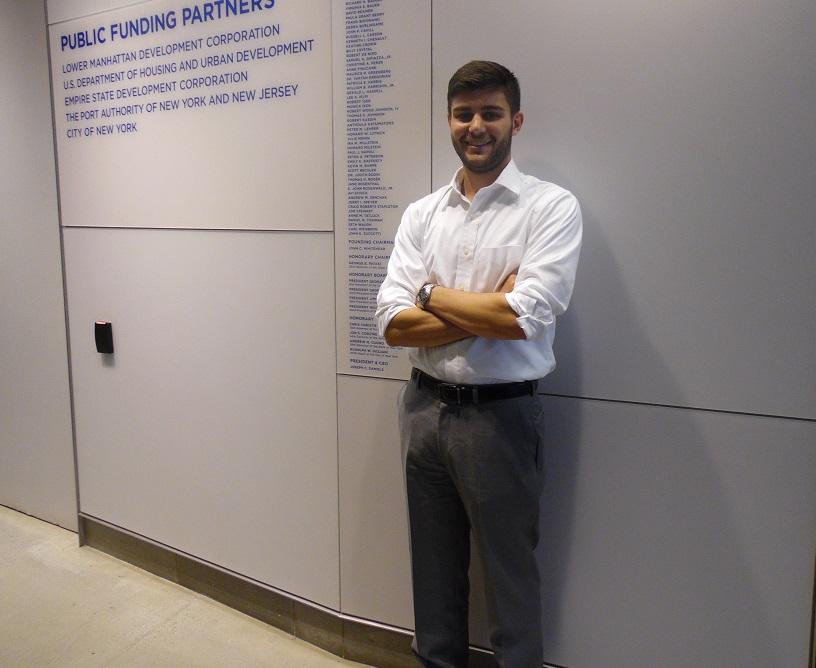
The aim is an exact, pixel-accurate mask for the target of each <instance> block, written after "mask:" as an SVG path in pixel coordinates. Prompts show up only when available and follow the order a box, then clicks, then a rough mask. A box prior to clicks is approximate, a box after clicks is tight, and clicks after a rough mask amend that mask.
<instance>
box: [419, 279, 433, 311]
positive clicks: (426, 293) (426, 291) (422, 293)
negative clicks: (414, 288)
mask: <svg viewBox="0 0 816 668" xmlns="http://www.w3.org/2000/svg"><path fill="white" fill-rule="evenodd" d="M431 290H433V285H431V284H430V283H427V284H425V285H423V286H422V287H421V288H420V290H419V303H420V304H421V305H422V307H423V308H425V304H427V303H428V300H429V299H430V298H431Z"/></svg>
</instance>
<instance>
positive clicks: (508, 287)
mask: <svg viewBox="0 0 816 668" xmlns="http://www.w3.org/2000/svg"><path fill="white" fill-rule="evenodd" d="M516 275H517V274H516V273H515V272H514V273H512V274H510V275H509V276H508V277H507V278H505V279H504V283H502V285H501V287H500V288H499V292H501V293H502V294H504V293H505V292H513V288H514V287H516Z"/></svg>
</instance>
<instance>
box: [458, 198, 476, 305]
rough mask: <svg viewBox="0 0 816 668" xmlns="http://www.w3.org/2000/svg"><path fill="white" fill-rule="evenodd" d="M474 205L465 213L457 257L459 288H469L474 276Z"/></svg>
mask: <svg viewBox="0 0 816 668" xmlns="http://www.w3.org/2000/svg"><path fill="white" fill-rule="evenodd" d="M472 212H473V207H471V208H470V210H469V211H468V212H467V214H466V215H465V220H464V229H463V231H462V243H461V246H460V247H459V257H458V258H457V263H456V264H457V269H456V283H455V287H456V289H457V290H467V289H468V288H469V287H470V281H471V278H472V276H473V258H474V255H475V253H474V246H475V243H474V242H475V240H476V221H475V220H474V219H473V217H472Z"/></svg>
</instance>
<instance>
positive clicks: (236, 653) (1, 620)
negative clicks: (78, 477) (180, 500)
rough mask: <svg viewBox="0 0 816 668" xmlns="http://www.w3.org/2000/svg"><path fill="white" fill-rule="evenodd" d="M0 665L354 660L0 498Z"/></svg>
mask: <svg viewBox="0 0 816 668" xmlns="http://www.w3.org/2000/svg"><path fill="white" fill-rule="evenodd" d="M0 666H2V668H41V667H43V668H46V667H53V668H63V667H66V668H69V667H74V666H82V667H83V668H84V667H86V666H88V667H91V666H100V667H103V666H104V667H108V666H110V667H111V668H113V667H117V668H118V667H124V666H151V667H164V666H173V667H184V666H195V667H196V668H209V667H212V668H223V667H227V666H228V667H230V668H232V667H236V668H238V667H240V668H244V667H255V666H257V667H264V668H267V667H268V668H337V667H339V666H346V667H348V668H352V667H354V666H356V667H357V668H360V666H362V664H359V663H354V662H351V661H345V660H343V659H340V658H338V657H336V656H334V655H332V654H329V653H328V652H324V651H323V650H321V649H319V648H317V647H314V646H312V645H309V644H307V643H305V642H302V641H300V640H298V639H296V638H294V637H292V636H290V635H287V634H286V633H284V632H282V631H279V630H277V629H275V628H273V627H270V626H267V625H265V624H263V623H261V622H259V621H256V620H254V619H252V618H251V617H248V616H246V615H244V614H242V613H239V612H236V611H235V610H232V609H231V608H228V607H226V606H224V605H221V604H220V603H217V602H215V601H212V600H210V599H208V598H206V597H204V596H201V595H199V594H196V593H194V592H191V591H189V590H187V589H184V588H183V587H180V586H178V585H175V584H173V583H171V582H168V581H166V580H162V579H161V578H158V577H156V576H154V575H152V574H150V573H147V572H146V571H143V570H141V569H138V568H136V567H134V566H131V565H130V564H127V563H125V562H122V561H119V560H117V559H114V558H113V557H110V556H108V555H106V554H103V553H102V552H97V551H96V550H93V549H91V548H87V547H85V548H80V547H78V545H77V536H76V534H74V533H72V532H70V531H66V530H65V529H61V528H59V527H56V526H53V525H51V524H48V523H46V522H42V521H40V520H37V519H35V518H32V517H29V516H27V515H24V514H22V513H18V512H16V511H14V510H10V509H8V508H5V507H3V506H0Z"/></svg>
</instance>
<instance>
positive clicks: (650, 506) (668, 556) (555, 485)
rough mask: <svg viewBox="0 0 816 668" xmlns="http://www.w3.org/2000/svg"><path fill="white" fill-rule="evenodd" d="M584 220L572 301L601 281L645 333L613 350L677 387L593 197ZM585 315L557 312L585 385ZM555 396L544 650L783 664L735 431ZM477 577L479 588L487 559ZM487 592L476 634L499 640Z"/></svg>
mask: <svg viewBox="0 0 816 668" xmlns="http://www.w3.org/2000/svg"><path fill="white" fill-rule="evenodd" d="M562 182H563V181H562ZM584 226H585V232H584V251H583V257H582V260H581V262H582V268H581V272H580V274H579V283H578V286H577V288H576V293H575V298H574V303H578V302H579V300H580V299H581V294H582V292H583V291H586V290H592V289H593V286H594V285H601V284H600V283H597V281H602V285H603V290H604V291H605V292H606V293H607V295H609V296H610V297H611V298H613V303H611V304H610V308H612V309H614V311H615V313H616V314H617V318H618V319H620V318H626V319H627V320H628V321H629V322H630V323H631V325H632V326H631V328H630V331H634V332H637V333H638V336H636V337H632V338H630V339H628V340H625V341H620V340H616V339H615V333H614V331H610V332H609V336H608V339H607V340H608V341H609V353H608V354H614V351H615V349H616V348H619V347H622V346H626V347H629V348H634V349H636V350H637V352H638V357H639V359H640V360H641V365H640V366H641V367H642V368H644V369H647V370H648V373H649V374H650V375H651V376H652V377H655V376H662V381H663V382H664V383H665V384H666V386H671V385H675V384H674V383H672V382H671V380H672V379H671V378H670V377H669V376H670V373H669V370H668V369H667V368H666V367H665V365H664V364H663V362H662V360H661V359H660V358H659V357H658V356H657V354H656V352H655V350H654V348H653V347H652V346H651V345H650V343H649V340H648V337H647V336H646V333H645V332H644V331H643V329H642V328H640V327H637V323H638V312H637V311H638V309H637V304H635V303H632V302H631V300H630V299H629V296H628V294H627V290H626V287H625V285H624V283H623V280H622V277H621V272H620V271H619V268H618V267H617V266H616V262H615V258H614V257H613V256H612V253H611V251H610V248H609V246H608V244H607V243H606V239H605V236H604V231H603V226H602V224H601V222H600V221H599V220H598V218H597V217H596V215H595V212H594V211H593V210H592V206H591V203H589V202H584ZM575 314H576V310H573V311H570V312H568V313H567V314H566V315H565V316H564V317H563V318H561V319H559V323H558V335H557V343H556V357H557V358H558V359H560V360H561V361H562V364H563V366H562V368H560V369H559V370H558V371H557V372H556V373H565V374H570V375H571V376H572V377H573V378H574V384H575V386H576V387H578V388H580V390H581V391H580V392H579V394H583V389H584V388H582V387H581V378H582V369H581V365H580V362H581V359H582V354H581V352H582V337H581V334H582V332H581V322H580V320H579V319H578V318H576V317H575ZM565 360H569V364H568V365H567V364H566V363H564V361H565ZM637 372H638V370H637V369H633V370H632V373H637ZM676 389H677V388H676V387H675V390H676ZM543 391H544V392H546V391H547V383H546V382H545V384H544V387H543ZM545 406H546V410H545V419H546V425H545V428H546V433H547V436H546V456H547V484H546V487H545V491H544V494H543V498H542V517H541V542H540V546H539V555H540V566H541V573H542V592H543V606H544V620H545V621H544V647H545V652H544V656H545V659H546V660H547V661H548V662H552V663H554V664H557V665H563V666H568V667H569V668H597V667H598V666H604V667H605V668H617V667H620V668H633V667H634V668H646V667H651V666H660V667H661V668H668V667H670V666H678V667H679V666H687V665H705V666H711V665H717V666H734V667H735V668H736V667H740V668H745V667H747V666H762V667H767V666H781V665H783V660H782V658H781V656H780V651H779V648H778V646H776V645H775V641H774V638H773V637H772V633H771V630H770V628H769V624H768V620H767V619H766V618H765V616H764V615H763V601H762V600H761V597H760V595H759V592H758V591H757V590H756V587H755V586H754V585H753V584H752V580H751V573H750V571H749V568H748V564H747V563H746V555H745V552H744V547H743V545H742V544H741V540H740V536H739V532H738V526H737V522H736V517H735V516H734V513H733V511H732V508H731V507H730V506H729V499H728V498H727V490H726V488H725V487H724V483H723V480H722V479H721V477H720V475H719V473H720V472H718V463H717V462H716V461H715V460H714V459H713V457H712V454H713V452H714V450H713V449H715V448H718V447H720V446H729V445H734V443H728V442H727V439H722V440H721V441H720V440H718V441H717V442H710V441H708V440H707V439H706V437H705V436H704V435H703V433H702V432H701V428H700V423H699V421H698V416H699V413H698V412H695V411H689V410H682V409H676V408H660V407H650V406H642V405H632V404H624V403H617V402H608V401H593V400H588V399H576V398H566V397H557V396H553V395H549V396H547V398H546V399H545ZM723 433H725V432H723ZM708 438H710V436H709V437H708ZM729 452H732V451H731V450H730V449H729ZM747 454H748V453H743V455H747ZM738 456H740V455H738ZM719 465H720V466H722V463H721V462H720V464H719ZM473 578H474V583H473V585H474V586H473V588H472V589H473V590H474V591H475V592H480V591H481V590H482V583H481V580H482V575H481V572H480V569H479V567H478V563H476V564H475V567H474V569H473ZM478 596H479V594H478V593H477V594H476V596H475V598H474V610H473V614H472V641H473V642H474V643H475V644H477V645H481V646H489V640H488V634H487V626H486V622H485V620H484V604H483V601H481V600H479V598H478Z"/></svg>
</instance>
